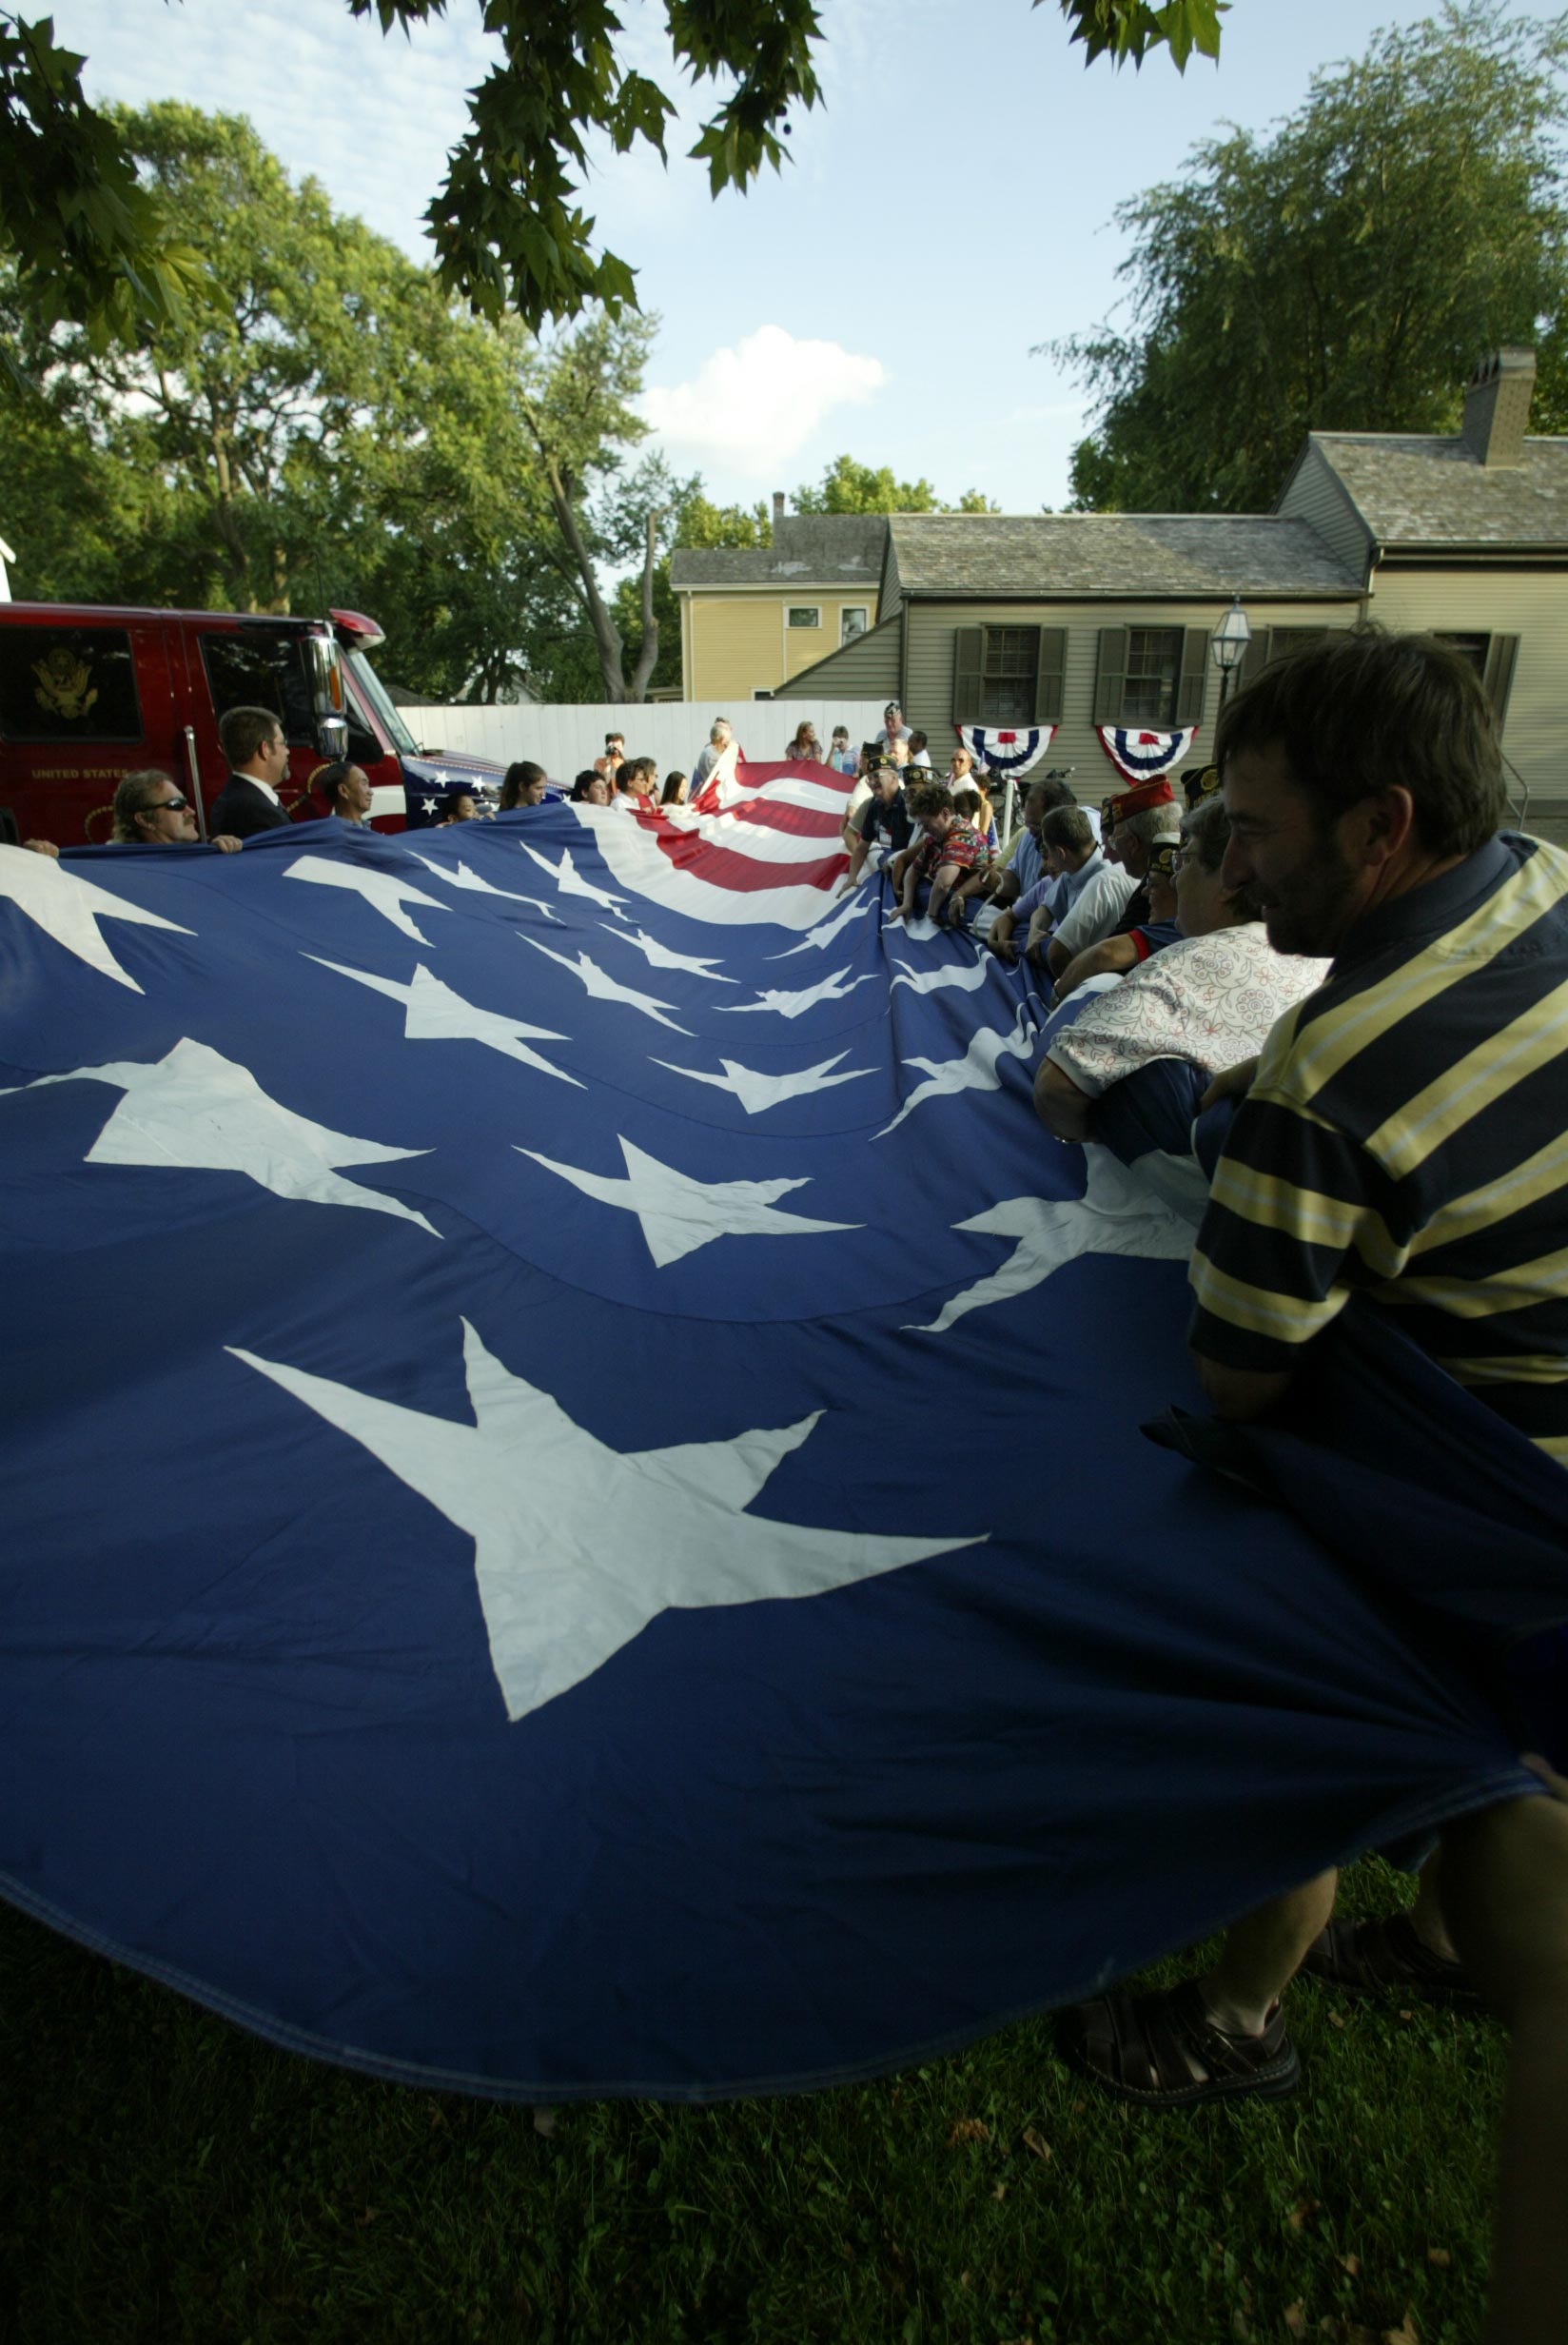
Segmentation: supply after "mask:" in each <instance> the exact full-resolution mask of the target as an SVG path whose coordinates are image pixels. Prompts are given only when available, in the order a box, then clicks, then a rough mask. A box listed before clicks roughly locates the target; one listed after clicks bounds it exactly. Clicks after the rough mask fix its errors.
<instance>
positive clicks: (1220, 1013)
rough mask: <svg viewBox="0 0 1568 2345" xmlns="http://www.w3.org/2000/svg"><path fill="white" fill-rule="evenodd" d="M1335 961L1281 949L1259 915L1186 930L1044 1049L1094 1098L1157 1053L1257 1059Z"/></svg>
mask: <svg viewBox="0 0 1568 2345" xmlns="http://www.w3.org/2000/svg"><path fill="white" fill-rule="evenodd" d="M1328 966H1329V965H1328V963H1327V961H1325V960H1324V961H1314V960H1304V959H1303V958H1302V957H1301V956H1299V955H1297V954H1294V953H1276V952H1275V950H1274V948H1273V946H1272V945H1271V944H1270V943H1269V941H1268V934H1267V931H1266V930H1265V928H1264V924H1263V922H1262V921H1261V920H1253V921H1249V922H1248V923H1247V924H1246V925H1245V927H1242V928H1219V929H1215V930H1213V931H1212V932H1211V933H1210V934H1209V935H1208V936H1184V937H1183V938H1182V939H1181V941H1180V943H1178V944H1170V945H1166V949H1165V951H1164V952H1163V953H1156V954H1155V955H1153V956H1152V957H1151V958H1150V959H1148V960H1147V961H1144V962H1142V963H1141V964H1140V966H1139V967H1138V968H1136V969H1134V970H1133V971H1132V972H1131V974H1130V975H1127V976H1126V977H1124V978H1123V979H1122V982H1121V984H1120V985H1114V986H1112V987H1111V989H1110V991H1109V992H1108V993H1105V994H1096V995H1094V996H1093V997H1092V998H1091V999H1090V1000H1089V1001H1088V1003H1087V1004H1086V1005H1085V1008H1084V1010H1083V1012H1082V1015H1080V1016H1078V1017H1077V1018H1075V1019H1074V1020H1073V1022H1072V1024H1071V1025H1070V1026H1068V1027H1066V1028H1065V1029H1064V1030H1063V1032H1062V1033H1061V1034H1059V1035H1057V1036H1056V1038H1055V1040H1054V1041H1053V1042H1052V1043H1051V1046H1050V1048H1049V1051H1048V1052H1047V1054H1046V1055H1047V1057H1048V1058H1053V1059H1054V1060H1055V1061H1056V1064H1057V1065H1058V1066H1059V1067H1060V1068H1061V1069H1062V1071H1063V1073H1064V1074H1067V1075H1069V1076H1070V1077H1071V1079H1072V1081H1073V1082H1074V1083H1076V1084H1077V1086H1078V1088H1079V1090H1080V1091H1082V1092H1087V1093H1088V1096H1089V1097H1090V1098H1091V1099H1098V1098H1099V1097H1100V1095H1101V1094H1102V1093H1103V1092H1107V1091H1108V1090H1109V1089H1110V1087H1111V1085H1112V1084H1113V1083H1120V1082H1122V1081H1123V1080H1124V1079H1125V1078H1126V1077H1127V1075H1129V1074H1137V1072H1138V1070H1139V1068H1140V1067H1146V1066H1147V1065H1148V1063H1149V1061H1150V1060H1151V1059H1155V1058H1186V1059H1189V1060H1190V1061H1191V1062H1192V1063H1193V1064H1194V1065H1195V1066H1199V1067H1202V1068H1205V1070H1206V1071H1207V1073H1208V1074H1222V1073H1223V1072H1224V1070H1225V1068H1226V1067H1234V1066H1237V1065H1239V1063H1240V1062H1241V1060H1243V1059H1244V1058H1252V1057H1254V1056H1255V1055H1256V1054H1257V1053H1258V1052H1259V1051H1261V1050H1262V1048H1263V1046H1264V1040H1265V1038H1266V1036H1267V1034H1268V1030H1269V1028H1270V1027H1271V1026H1272V1025H1273V1023H1274V1021H1275V1019H1276V1018H1277V1017H1280V1016H1281V1015H1283V1014H1284V1012H1285V1011H1286V1010H1289V1009H1293V1008H1294V1007H1295V1005H1296V1003H1297V1002H1298V1001H1300V1000H1302V998H1303V995H1307V994H1310V993H1311V992H1312V991H1313V989H1314V987H1315V986H1319V985H1321V984H1322V983H1323V978H1324V977H1325V976H1326V975H1328Z"/></svg>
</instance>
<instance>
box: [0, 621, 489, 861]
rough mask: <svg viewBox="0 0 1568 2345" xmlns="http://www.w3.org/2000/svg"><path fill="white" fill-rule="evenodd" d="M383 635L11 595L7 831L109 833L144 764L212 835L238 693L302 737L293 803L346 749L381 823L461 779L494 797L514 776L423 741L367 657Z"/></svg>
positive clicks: (65, 843) (1, 729)
mask: <svg viewBox="0 0 1568 2345" xmlns="http://www.w3.org/2000/svg"><path fill="white" fill-rule="evenodd" d="M381 641H382V634H381V631H380V629H379V628H378V627H377V626H376V623H375V621H373V620H369V619H365V618H363V617H362V616H361V615H360V613H359V612H357V611H332V612H329V613H328V615H327V617H326V618H325V619H278V618H271V617H251V616H248V615H246V614H242V613H237V612H233V611H147V610H114V609H109V608H105V607H93V606H91V605H88V604H76V603H67V602H0V838H7V839H15V838H49V839H52V840H53V841H54V843H55V845H56V846H60V847H79V846H82V845H83V844H85V843H101V842H102V841H103V840H104V839H106V838H108V829H109V818H110V816H109V810H110V804H111V801H112V799H113V797H114V791H115V787H116V784H117V783H118V782H119V780H120V778H121V777H122V775H125V774H128V773H134V772H135V771H136V770H137V769H138V768H140V767H142V766H158V767H161V768H162V770H163V771H164V772H165V773H167V774H168V775H170V776H171V777H172V778H174V779H175V780H176V781H177V782H179V784H180V786H181V787H182V789H184V791H185V792H186V797H187V798H189V799H190V800H191V803H192V804H193V806H194V807H195V809H196V820H197V824H198V827H199V829H200V831H201V834H202V837H203V838H206V810H207V808H208V807H209V806H210V805H211V803H212V801H213V799H214V798H216V797H217V795H218V793H219V791H220V790H221V789H222V788H223V786H224V782H225V778H226V775H227V771H228V769H227V765H226V763H225V758H224V754H223V751H222V749H221V748H220V747H219V745H218V719H219V718H220V717H221V716H222V715H223V713H224V711H225V709H228V708H235V707H240V706H249V707H260V708H270V709H273V710H275V711H276V713H277V716H278V718H279V720H280V722H281V723H282V725H283V728H284V734H285V736H286V737H287V740H288V745H289V760H288V778H287V780H286V782H285V783H284V785H283V787H282V789H281V791H280V796H281V797H282V798H284V803H285V804H288V805H300V804H302V802H303V801H304V798H305V794H306V790H307V786H308V783H309V778H310V775H311V773H312V771H313V769H314V768H315V767H316V766H318V765H320V764H321V763H322V761H323V759H327V758H337V757H347V758H350V759H352V760H353V761H354V763H355V764H356V765H361V766H363V768H364V771H365V773H366V775H367V776H368V778H369V780H370V784H371V787H372V790H373V791H374V793H375V796H374V800H373V804H372V810H371V819H372V820H373V822H374V823H375V825H376V828H377V829H378V830H386V831H396V830H402V828H403V826H404V823H405V822H411V823H413V824H416V825H417V824H419V823H421V822H422V821H424V820H427V819H428V818H429V817H430V815H431V814H432V813H434V811H435V810H436V808H437V806H438V804H439V802H440V799H441V797H442V796H443V795H444V794H445V793H446V792H447V791H449V790H454V789H458V788H461V787H471V788H473V790H474V791H475V793H476V795H478V796H480V797H483V796H486V795H488V793H489V792H490V791H492V790H493V789H494V788H495V787H496V785H497V784H498V783H499V782H500V773H501V769H500V767H499V766H498V765H496V764H495V763H494V762H493V761H492V760H491V759H487V758H472V757H467V756H459V755H452V756H448V755H446V754H444V753H442V752H441V751H425V750H421V748H420V747H419V745H418V744H417V742H416V741H415V740H414V738H413V736H412V735H411V734H410V732H409V730H408V727H407V726H406V725H405V724H404V722H403V720H402V717H401V716H400V715H399V713H398V710H397V708H396V706H395V705H394V703H393V701H392V700H391V697H390V695H389V694H388V693H387V691H386V688H385V686H384V685H383V684H382V680H381V679H380V678H379V677H378V675H377V674H376V671H375V669H374V668H373V667H372V666H371V664H370V660H369V654H370V653H371V652H372V651H373V650H375V648H376V646H377V645H378V644H379V643H381ZM315 811H317V812H322V813H324V812H325V808H324V806H318V807H317V808H316V809H315Z"/></svg>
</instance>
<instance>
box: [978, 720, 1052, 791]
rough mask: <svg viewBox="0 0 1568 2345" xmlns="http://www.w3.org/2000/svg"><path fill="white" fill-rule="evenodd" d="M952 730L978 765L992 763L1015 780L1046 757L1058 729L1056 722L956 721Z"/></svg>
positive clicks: (992, 769)
mask: <svg viewBox="0 0 1568 2345" xmlns="http://www.w3.org/2000/svg"><path fill="white" fill-rule="evenodd" d="M952 729H953V731H954V732H955V733H956V734H957V736H958V739H959V740H960V741H961V742H962V743H963V746H964V747H965V748H966V749H967V750H968V751H969V753H970V756H971V757H972V758H973V759H974V760H975V762H976V764H977V765H989V766H990V770H991V772H992V773H993V774H1002V775H1004V776H1006V777H1007V778H1009V779H1011V780H1016V779H1017V778H1018V776H1019V775H1020V774H1027V773H1028V772H1029V767H1030V766H1031V765H1033V764H1034V763H1035V762H1036V761H1037V760H1038V759H1041V758H1043V757H1044V756H1045V754H1046V751H1047V750H1048V749H1049V747H1050V744H1051V741H1052V739H1053V738H1054V736H1055V732H1056V727H1055V726H1054V725H1053V724H1031V725H1022V726H1018V727H1009V726H1006V725H994V724H955V725H954V726H953V728H952Z"/></svg>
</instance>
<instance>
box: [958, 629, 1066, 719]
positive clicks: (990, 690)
mask: <svg viewBox="0 0 1568 2345" xmlns="http://www.w3.org/2000/svg"><path fill="white" fill-rule="evenodd" d="M1067 640H1068V633H1067V629H1066V628H1065V627H955V628H954V629H953V636H952V651H953V662H952V720H953V722H954V724H992V725H1015V724H1016V725H1035V724H1060V722H1061V720H1062V679H1063V672H1064V669H1065V666H1066V661H1067Z"/></svg>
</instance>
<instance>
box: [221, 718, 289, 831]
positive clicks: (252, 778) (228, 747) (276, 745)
mask: <svg viewBox="0 0 1568 2345" xmlns="http://www.w3.org/2000/svg"><path fill="white" fill-rule="evenodd" d="M218 739H219V740H220V741H221V743H222V744H223V752H224V755H225V758H226V759H228V779H227V780H226V781H225V784H224V787H223V790H222V793H221V794H220V796H219V798H217V800H216V802H215V804H214V805H213V808H212V812H211V815H210V817H209V818H208V820H207V829H208V830H209V831H210V832H211V833H212V836H213V838H217V837H218V836H219V834H220V833H222V834H223V835H224V836H225V837H228V838H251V837H252V836H253V835H254V834H255V833H256V832H257V831H274V830H277V829H278V828H280V826H281V825H282V824H284V823H285V822H286V821H287V820H288V816H287V814H286V812H285V811H284V804H283V800H282V799H281V798H279V796H278V791H279V787H280V785H281V784H282V783H283V782H284V781H286V779H287V778H288V743H287V741H286V740H285V739H284V730H283V727H282V725H281V724H280V723H279V721H278V719H277V717H276V715H275V713H274V712H273V711H272V710H271V709H270V708H228V709H225V711H224V713H223V715H222V717H221V718H220V719H218Z"/></svg>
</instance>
